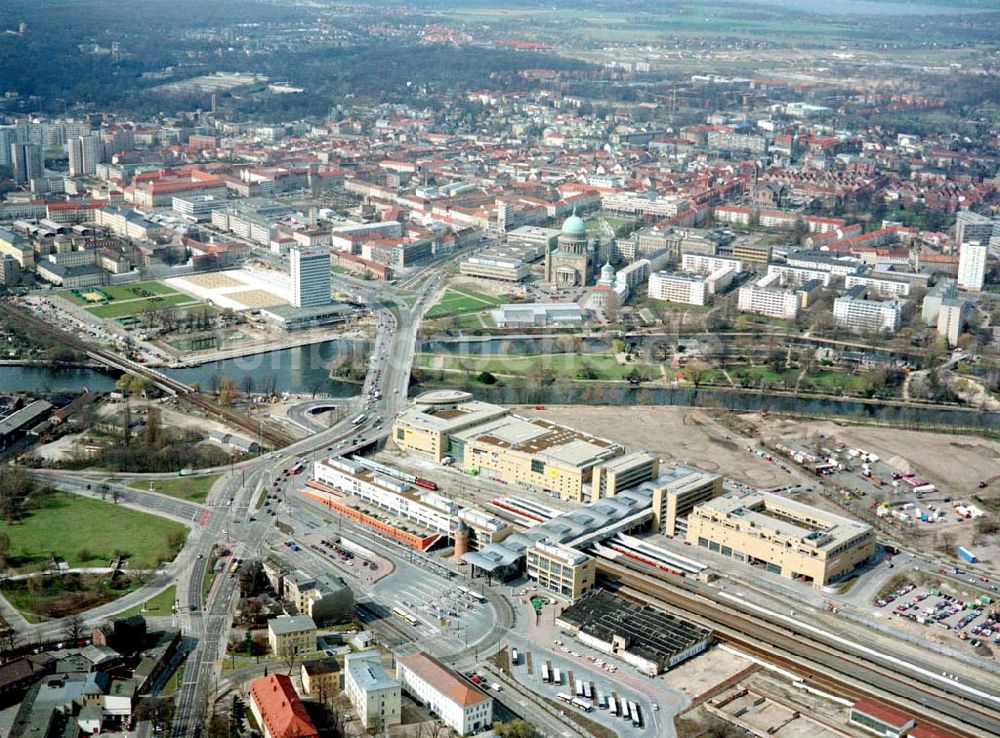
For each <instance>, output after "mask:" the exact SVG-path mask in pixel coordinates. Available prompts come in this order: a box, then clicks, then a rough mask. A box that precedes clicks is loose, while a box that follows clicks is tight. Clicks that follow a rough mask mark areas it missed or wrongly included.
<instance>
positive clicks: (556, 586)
mask: <svg viewBox="0 0 1000 738" xmlns="http://www.w3.org/2000/svg"><path fill="white" fill-rule="evenodd" d="M527 573H528V576H529V577H531V578H532V579H534V580H535V581H537V582H538V586H539V587H543V588H544V589H547V590H549V591H550V592H553V593H554V594H557V595H559V596H560V597H564V598H566V599H568V600H570V601H575V600H577V599H578V598H579V597H580V595H582V594H583V593H584V592H586V591H587V590H589V589H591V588H592V587H593V586H594V578H595V577H596V575H597V560H596V559H594V557H593V556H588V555H587V554H585V553H581V552H580V551H577V550H576V549H575V548H570V547H569V546H563V545H562V544H558V543H541V542H539V543H536V544H535V545H534V546H532V547H531V548H530V549H529V550H528V558H527Z"/></svg>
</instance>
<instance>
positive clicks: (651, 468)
mask: <svg viewBox="0 0 1000 738" xmlns="http://www.w3.org/2000/svg"><path fill="white" fill-rule="evenodd" d="M659 469H660V460H659V459H657V458H656V457H655V456H653V455H652V454H650V453H646V452H645V451H633V452H632V453H630V454H625V455H624V456H618V457H616V458H614V459H611V460H610V461H605V462H604V463H603V464H598V465H597V466H595V467H594V473H593V477H592V478H591V483H590V500H591V502H593V501H595V500H599V499H601V498H602V497H614V496H615V495H616V494H618V493H619V492H621V491H622V490H626V489H631V488H632V487H638V486H639V485H640V484H642V483H643V482H648V481H650V480H652V479H656V476H657V474H658V472H659ZM577 501H578V502H584V501H585V500H584V496H583V495H581V496H580V498H579V499H578V500H577Z"/></svg>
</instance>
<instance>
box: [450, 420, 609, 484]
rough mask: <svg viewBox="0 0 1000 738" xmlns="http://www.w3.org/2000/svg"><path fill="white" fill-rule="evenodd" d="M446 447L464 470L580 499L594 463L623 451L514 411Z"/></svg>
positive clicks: (569, 429) (454, 440)
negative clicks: (524, 416) (515, 413)
mask: <svg viewBox="0 0 1000 738" xmlns="http://www.w3.org/2000/svg"><path fill="white" fill-rule="evenodd" d="M451 448H452V449H454V451H455V454H460V455H455V459H456V460H457V459H459V458H461V459H462V464H463V466H464V468H465V469H467V470H475V471H476V472H477V473H479V474H481V475H483V476H485V477H487V478H490V479H497V480H500V481H502V482H505V483H506V484H509V485H511V486H514V487H524V488H528V489H534V490H540V491H542V492H547V493H549V494H552V495H558V496H559V497H560V498H561V499H563V500H582V499H583V493H584V485H589V483H590V481H591V478H592V476H593V471H594V468H595V467H596V466H597V465H598V464H601V463H604V462H606V461H608V460H609V459H613V458H615V457H617V456H621V454H622V453H623V452H624V450H625V449H624V448H622V447H621V446H619V445H618V444H616V443H612V442H611V441H607V440H604V439H603V438H597V437H595V436H591V435H588V434H586V433H581V432H579V431H576V430H573V429H572V428H567V427H565V426H561V425H557V424H555V423H552V422H549V421H548V420H543V419H541V418H521V417H518V416H516V415H511V416H507V417H503V418H500V419H498V420H495V421H493V422H492V423H486V424H483V425H479V426H476V427H474V428H470V429H469V430H467V431H463V432H461V433H458V434H456V435H455V436H454V437H453V438H452V441H451Z"/></svg>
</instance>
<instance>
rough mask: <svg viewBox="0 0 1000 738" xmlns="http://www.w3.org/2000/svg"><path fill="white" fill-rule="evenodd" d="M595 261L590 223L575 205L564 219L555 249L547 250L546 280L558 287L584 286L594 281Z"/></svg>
mask: <svg viewBox="0 0 1000 738" xmlns="http://www.w3.org/2000/svg"><path fill="white" fill-rule="evenodd" d="M595 264H596V259H595V254H594V251H593V249H592V248H591V246H590V243H589V241H588V239H587V224H586V223H584V222H583V218H581V217H580V216H578V215H577V214H576V208H574V209H573V214H572V215H571V216H569V217H568V218H566V222H565V223H563V226H562V232H561V233H560V234H559V239H558V241H557V245H556V248H555V250H552V251H546V252H545V281H546V282H548V283H549V284H551V285H553V286H554V287H557V288H559V289H565V288H570V287H583V286H585V285H587V284H589V283H590V282H591V280H592V278H593V276H594V268H595Z"/></svg>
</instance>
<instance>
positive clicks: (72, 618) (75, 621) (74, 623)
mask: <svg viewBox="0 0 1000 738" xmlns="http://www.w3.org/2000/svg"><path fill="white" fill-rule="evenodd" d="M63 632H64V633H65V634H66V639H67V640H69V641H72V642H73V643H76V642H77V641H79V640H80V636H81V635H82V634H83V617H82V616H81V615H80V614H79V613H73V614H72V615H68V616H67V617H66V620H65V622H64V624H63Z"/></svg>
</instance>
